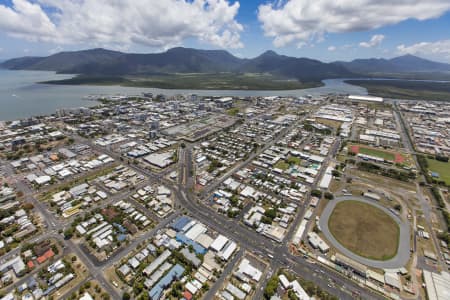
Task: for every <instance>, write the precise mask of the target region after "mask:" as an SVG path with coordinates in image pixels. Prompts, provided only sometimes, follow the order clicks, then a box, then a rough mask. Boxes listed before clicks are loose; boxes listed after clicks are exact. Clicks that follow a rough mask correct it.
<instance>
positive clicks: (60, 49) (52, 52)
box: [48, 46, 64, 54]
mask: <svg viewBox="0 0 450 300" xmlns="http://www.w3.org/2000/svg"><path fill="white" fill-rule="evenodd" d="M63 50H64V49H63V47H61V46H57V47H55V48H52V49H50V50H48V53H50V54H55V53H58V52H61V51H63Z"/></svg>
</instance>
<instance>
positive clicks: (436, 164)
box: [427, 158, 450, 185]
mask: <svg viewBox="0 0 450 300" xmlns="http://www.w3.org/2000/svg"><path fill="white" fill-rule="evenodd" d="M427 162H428V169H429V170H430V171H431V172H436V173H439V179H441V180H444V181H445V184H447V185H450V163H448V162H443V161H438V160H435V159H429V158H427Z"/></svg>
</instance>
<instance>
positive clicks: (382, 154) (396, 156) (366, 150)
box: [350, 145, 405, 164]
mask: <svg viewBox="0 0 450 300" xmlns="http://www.w3.org/2000/svg"><path fill="white" fill-rule="evenodd" d="M350 151H351V152H353V153H356V154H358V153H361V154H366V155H370V156H374V157H378V158H382V159H384V160H387V161H392V162H395V163H400V164H401V163H404V162H405V158H404V157H403V155H401V154H400V153H397V152H390V151H385V150H380V149H375V148H371V147H366V146H361V145H353V146H351V148H350Z"/></svg>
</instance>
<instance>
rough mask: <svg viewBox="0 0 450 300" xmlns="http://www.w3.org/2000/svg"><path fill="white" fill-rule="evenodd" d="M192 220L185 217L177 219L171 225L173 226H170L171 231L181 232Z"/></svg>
mask: <svg viewBox="0 0 450 300" xmlns="http://www.w3.org/2000/svg"><path fill="white" fill-rule="evenodd" d="M191 221H192V220H191V219H190V218H188V217H186V216H182V217H179V218H178V219H177V220H176V221H175V223H173V225H172V226H171V227H172V229H174V230H176V231H181V230H183V228H184V226H186V225H187V224H189V222H191Z"/></svg>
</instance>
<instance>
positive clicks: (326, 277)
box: [20, 134, 382, 299]
mask: <svg viewBox="0 0 450 300" xmlns="http://www.w3.org/2000/svg"><path fill="white" fill-rule="evenodd" d="M282 135H283V134H280V136H282ZM77 140H80V138H77ZM82 140H83V142H84V143H87V144H89V145H90V146H91V147H92V148H93V149H95V150H97V151H99V152H101V153H105V154H108V155H110V156H111V157H113V158H115V159H116V160H117V161H119V159H120V155H117V154H116V153H114V152H112V151H110V150H108V149H104V148H101V147H98V146H97V145H94V144H93V143H92V142H91V141H89V140H86V139H82ZM273 142H275V141H273ZM273 142H272V143H269V145H267V146H266V147H264V148H263V149H261V151H263V150H264V149H267V148H268V147H269V146H270V145H272V144H273ZM335 151H336V148H334V149H333V151H332V152H333V153H334V152H335ZM184 152H185V153H184V154H185V155H186V156H185V157H184V162H182V163H181V164H180V166H182V167H183V168H184V169H182V171H184V174H185V175H184V176H186V177H188V178H183V179H184V180H183V181H184V182H185V183H188V184H187V185H183V184H182V183H181V182H178V183H173V182H172V181H170V180H167V179H165V178H164V176H161V174H156V173H153V172H151V171H149V170H147V169H144V168H141V167H140V166H138V165H134V164H130V165H128V166H129V167H130V168H132V169H134V170H136V171H138V172H139V173H141V174H144V175H146V176H148V177H149V178H150V179H151V180H153V181H155V182H158V183H162V184H164V185H166V186H167V187H168V188H170V189H171V190H172V192H173V193H174V194H175V197H176V204H178V205H180V206H181V207H182V208H183V210H186V211H187V212H188V214H189V215H191V216H192V217H193V218H195V219H197V220H199V221H200V222H202V223H204V224H205V225H207V226H208V227H210V228H211V229H213V230H214V231H216V232H218V233H221V234H223V235H225V236H227V237H229V238H231V239H233V240H234V241H236V242H237V243H239V245H240V247H241V249H242V250H241V251H248V252H252V253H257V254H259V255H260V256H262V257H264V258H266V259H267V260H269V261H270V265H271V268H273V269H274V270H275V269H278V268H279V267H287V268H289V269H291V270H292V271H294V272H295V273H297V274H298V275H299V276H301V277H303V278H304V279H306V280H309V281H312V282H314V283H315V284H317V285H318V286H319V287H320V288H322V289H323V290H325V291H328V292H329V293H331V294H333V295H336V296H338V297H339V298H340V299H352V297H351V296H350V295H351V292H353V291H357V292H358V293H360V295H361V298H363V299H380V298H382V297H381V296H380V295H378V294H377V293H375V292H373V291H371V290H368V289H366V288H363V287H360V286H359V285H358V284H357V283H355V282H353V281H351V280H350V279H348V278H346V277H344V276H343V275H342V274H340V273H337V272H336V271H334V270H330V269H328V268H326V267H324V266H322V265H313V264H311V263H310V262H308V261H307V260H305V259H303V258H301V257H296V256H293V255H291V254H290V253H289V251H288V247H287V245H286V242H287V241H289V240H290V238H291V235H292V233H293V229H294V228H293V227H291V229H290V231H289V234H288V235H287V236H286V238H285V240H284V241H283V243H281V244H280V243H276V242H274V241H271V240H269V239H267V238H265V237H264V236H262V235H260V234H258V233H256V232H255V231H253V230H251V229H249V228H247V227H245V226H242V225H241V224H239V222H236V220H233V219H229V218H227V217H225V216H223V215H219V214H217V213H215V212H214V211H212V210H211V209H210V208H209V207H207V206H205V205H203V204H202V203H201V202H200V201H199V200H197V199H195V198H194V196H193V193H192V192H190V191H189V189H190V188H191V185H192V184H193V180H192V178H189V177H191V176H190V174H193V172H191V171H192V168H193V166H192V152H191V148H190V147H188V149H186V151H184ZM258 152H259V153H260V151H258ZM249 161H251V160H248V161H246V162H245V163H248V162H249ZM245 163H244V164H241V165H240V167H242V165H245ZM318 178H320V176H319V177H318ZM221 179H222V180H224V179H225V178H221ZM220 182H221V180H219V183H220ZM22 184H23V183H22ZM20 188H21V189H25V190H26V192H27V195H30V198H29V200H30V201H32V202H33V204H35V208H36V209H37V210H38V211H39V212H40V213H41V214H42V215H43V217H44V219H45V222H46V223H47V225H48V231H49V232H54V233H56V231H57V230H59V229H61V228H63V227H62V226H63V225H64V224H63V223H62V222H61V221H59V220H58V219H57V218H55V217H54V215H53V214H52V213H50V212H49V211H48V209H47V207H46V206H45V205H44V204H43V203H42V202H39V201H37V200H36V199H35V198H34V197H32V196H31V195H32V191H30V189H29V187H28V186H26V185H25V186H24V185H21V186H20ZM179 214H181V211H179V210H178V211H176V212H175V213H174V214H173V215H171V216H170V217H168V218H166V219H164V220H162V221H161V222H160V223H159V224H158V226H157V227H156V228H155V229H153V230H150V231H148V232H146V233H145V234H143V235H141V236H139V237H137V238H135V239H134V240H133V241H132V242H131V243H130V244H129V245H128V246H126V247H125V248H124V249H122V250H120V251H119V252H117V253H116V254H115V255H113V256H111V257H110V258H108V259H107V260H105V261H103V262H98V261H96V260H95V259H93V257H92V255H89V254H88V253H86V252H85V251H83V250H82V248H81V247H80V245H77V244H75V243H74V242H73V241H71V240H62V238H61V237H60V236H58V238H59V240H61V242H62V243H63V245H64V247H65V252H67V253H75V254H76V255H77V256H78V257H79V258H80V260H81V261H82V262H83V263H84V264H85V265H86V267H87V268H88V270H89V273H90V276H91V278H93V279H96V280H97V281H98V282H99V283H100V285H101V286H102V288H103V289H104V290H105V291H106V292H108V293H109V294H110V295H111V298H112V299H120V298H121V295H120V294H121V291H118V290H116V289H114V288H113V287H112V286H111V284H110V283H109V282H108V281H107V280H106V279H105V278H104V274H103V271H104V269H105V268H107V267H109V266H111V265H113V264H115V263H117V262H118V261H119V260H120V259H121V258H123V257H124V256H125V255H126V254H128V253H129V252H131V251H133V250H134V249H135V248H136V246H137V245H138V244H139V243H140V242H142V241H143V240H146V239H148V238H150V237H151V236H153V235H154V233H155V231H156V230H158V229H160V228H162V227H164V226H166V225H167V224H168V223H169V222H171V221H172V220H173V219H174V218H175V217H176V216H178V215H179ZM300 218H301V216H300V215H299V216H297V218H296V220H295V222H293V224H296V223H298V221H299V220H300ZM269 254H270V255H271V256H273V258H272V259H268V256H269ZM237 255H240V253H238V254H237ZM235 259H237V258H235ZM231 266H232V264H229V266H227V268H226V270H225V272H224V274H223V276H221V277H220V279H219V282H218V283H216V285H214V287H212V291H211V292H210V293H209V294H208V295H212V293H213V291H214V290H217V289H218V288H220V286H221V284H220V283H221V282H223V281H222V280H223V279H224V278H225V276H226V275H227V274H228V273H229V272H230V271H231V269H232V267H231ZM28 277H29V276H28V275H27V276H26V277H25V278H28ZM25 278H24V280H25ZM330 282H333V285H330ZM261 286H264V282H263V283H262V284H261Z"/></svg>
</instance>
